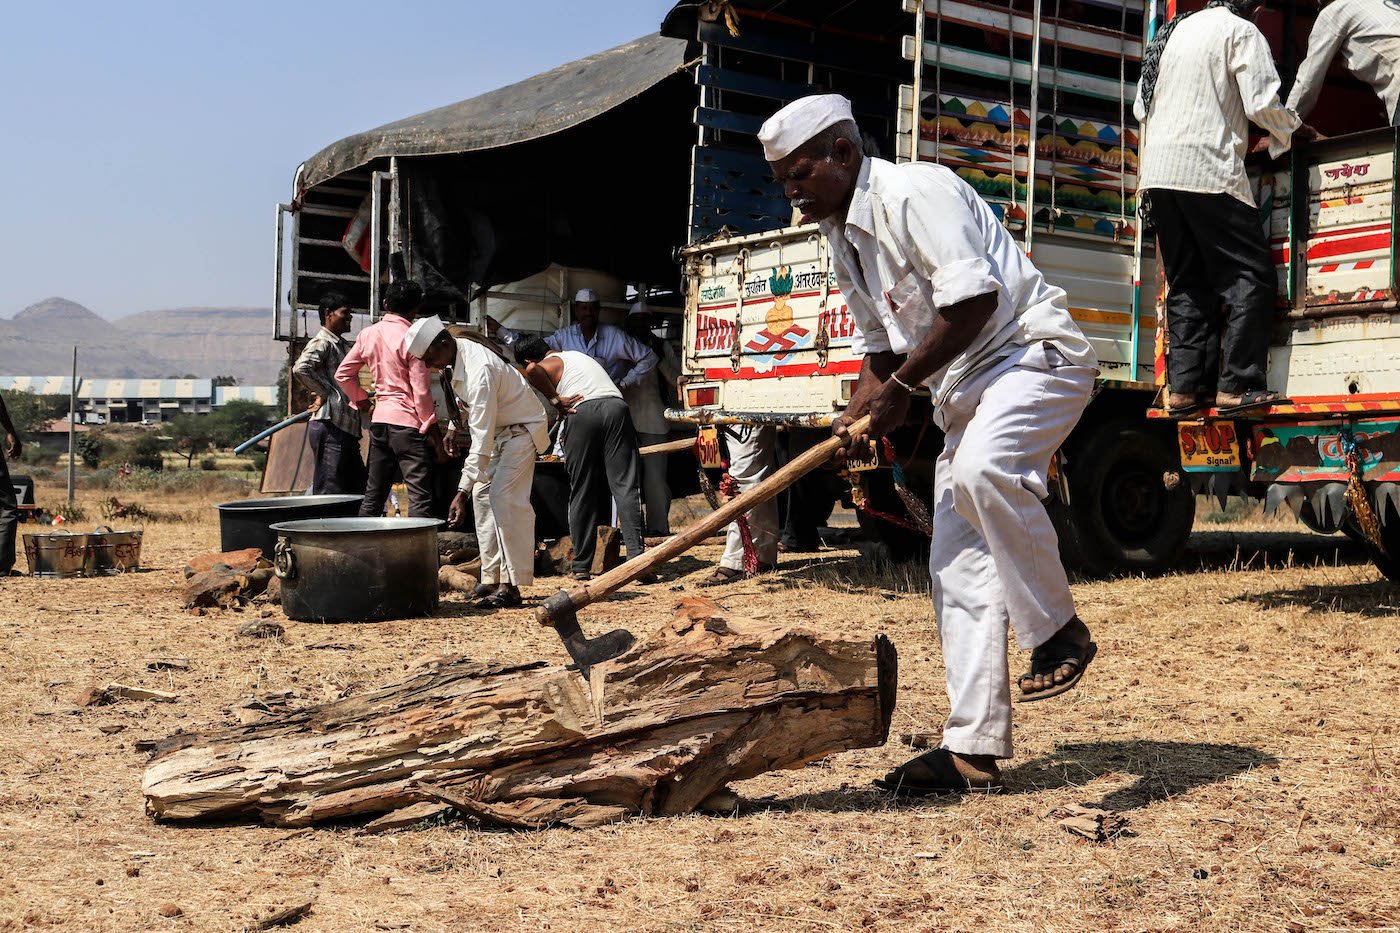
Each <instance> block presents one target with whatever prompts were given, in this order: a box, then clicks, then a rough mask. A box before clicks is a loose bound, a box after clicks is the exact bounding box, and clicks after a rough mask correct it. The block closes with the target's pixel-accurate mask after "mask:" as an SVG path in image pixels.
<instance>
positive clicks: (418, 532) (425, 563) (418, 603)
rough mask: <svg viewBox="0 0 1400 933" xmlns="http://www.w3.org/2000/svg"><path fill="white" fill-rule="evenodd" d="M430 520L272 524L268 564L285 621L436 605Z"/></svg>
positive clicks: (419, 611)
mask: <svg viewBox="0 0 1400 933" xmlns="http://www.w3.org/2000/svg"><path fill="white" fill-rule="evenodd" d="M441 524H442V522H440V521H439V520H437V519H436V518H319V519H311V520H309V521H295V522H278V523H277V524H275V525H273V526H272V531H273V533H274V534H275V535H277V545H276V547H275V550H274V556H273V566H274V567H276V570H277V576H278V577H280V578H281V579H282V611H283V612H285V613H286V614H287V618H289V619H301V620H303V621H308V622H349V621H361V620H371V619H404V618H410V617H413V616H428V615H432V614H433V613H435V612H437V607H438V549H437V529H438V526H439V525H441Z"/></svg>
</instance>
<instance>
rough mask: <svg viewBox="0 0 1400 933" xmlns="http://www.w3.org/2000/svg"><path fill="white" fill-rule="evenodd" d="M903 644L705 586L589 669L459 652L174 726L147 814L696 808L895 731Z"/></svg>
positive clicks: (564, 815)
mask: <svg viewBox="0 0 1400 933" xmlns="http://www.w3.org/2000/svg"><path fill="white" fill-rule="evenodd" d="M895 681H896V662H895V652H894V646H893V645H892V644H891V643H890V642H889V640H888V639H886V638H885V637H884V636H883V635H881V636H878V637H874V638H863V639H852V638H842V637H838V636H835V635H829V634H823V633H819V632H816V631H812V630H809V629H804V628H795V627H790V626H787V625H784V624H779V623H774V622H767V621H757V620H752V619H739V618H731V617H729V616H727V615H726V614H725V613H724V612H723V611H722V610H720V608H719V607H718V606H716V605H715V604H714V603H712V602H710V601H709V600H706V599H699V598H689V599H684V600H682V601H681V603H680V604H678V606H677V609H676V613H675V617H674V618H673V619H672V621H671V622H669V623H668V624H666V625H664V626H662V627H661V628H660V629H659V630H658V631H657V632H656V633H655V634H654V635H652V637H651V638H650V639H647V640H644V641H640V642H639V643H638V644H637V645H636V646H635V647H634V648H633V649H632V650H631V651H629V652H628V653H627V654H625V655H623V656H622V657H620V658H617V659H615V660H612V661H608V662H606V663H603V664H599V665H597V666H595V667H593V668H592V670H591V674H590V677H589V679H588V680H585V679H584V678H583V677H582V676H581V675H580V674H579V673H578V671H577V670H575V669H572V668H563V667H551V666H546V665H545V664H544V663H543V662H534V663H526V664H516V665H488V664H481V663H474V662H472V661H470V660H467V659H458V660H454V661H450V662H446V663H444V664H441V665H439V666H437V667H435V668H432V669H430V670H427V671H424V672H423V673H420V674H418V675H416V676H414V677H412V678H410V679H409V680H407V681H404V682H402V683H399V684H395V685H392V686H387V687H383V688H380V689H378V690H375V691H373V692H369V693H365V694H362V695H359V696H352V697H348V698H346V699H343V700H337V701H335V702H332V703H327V704H323V705H319V706H311V707H307V708H304V709H301V710H297V711H294V712H291V713H286V714H277V715H276V716H275V717H269V718H268V719H266V720H264V721H262V722H257V723H253V724H249V725H245V726H238V727H232V728H228V729H224V730H221V731H217V732H212V733H206V734H177V735H174V736H171V737H170V738H168V739H166V740H165V741H164V742H162V743H161V744H160V745H159V746H158V747H157V749H156V753H155V755H154V756H153V757H152V759H151V761H150V763H149V764H148V765H147V768H146V773H145V777H144V779H143V781H142V791H143V792H144V794H145V796H146V809H147V812H149V813H150V814H151V815H152V816H155V817H159V818H163V819H170V820H192V819H208V818H219V819H227V818H231V817H239V816H243V817H248V816H257V817H259V818H261V819H262V820H264V821H266V822H269V823H274V824H277V825H281V826H306V825H309V824H312V823H316V822H320V821H324V820H334V819H343V818H346V817H355V816H362V815H369V814H379V813H386V812H390V811H393V810H397V809H399V808H402V807H406V806H409V805H411V804H414V803H417V802H420V801H424V800H433V801H437V802H439V803H451V804H452V805H453V806H454V807H456V808H457V809H459V810H461V811H462V812H463V813H464V815H467V816H468V817H470V818H472V819H474V820H477V821H479V822H482V823H491V824H495V825H513V826H540V825H546V824H549V823H564V824H567V825H570V826H575V827H584V826H591V825H597V824H599V823H602V822H608V821H612V820H616V819H620V818H625V817H629V816H635V815H667V814H677V813H688V812H691V811H693V810H695V809H696V808H697V807H699V806H700V805H701V804H702V803H703V802H704V801H706V800H707V799H711V797H712V795H714V794H715V793H716V792H717V791H720V790H722V789H723V788H724V787H725V786H726V785H727V784H729V783H730V782H732V781H740V780H744V779H746V778H751V777H754V776H756V775H759V774H762V773H764V772H767V771H772V770H777V769H782V768H798V767H801V766H802V765H803V764H805V763H807V762H809V761H814V760H816V759H819V758H823V757H825V756H827V755H831V754H833V753H835V752H840V751H845V750H848V749H854V748H867V747H871V746H875V745H879V744H881V743H883V742H884V741H885V738H886V735H887V733H888V730H889V723H890V716H891V714H892V712H893V708H894V699H895Z"/></svg>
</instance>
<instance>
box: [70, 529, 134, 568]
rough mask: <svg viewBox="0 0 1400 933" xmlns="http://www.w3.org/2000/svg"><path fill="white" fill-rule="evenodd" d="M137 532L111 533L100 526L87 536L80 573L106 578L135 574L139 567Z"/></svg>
mask: <svg viewBox="0 0 1400 933" xmlns="http://www.w3.org/2000/svg"><path fill="white" fill-rule="evenodd" d="M141 535H142V532H140V531H134V530H133V531H113V530H112V529H110V528H108V527H107V526H106V525H99V526H97V528H96V529H95V530H94V531H93V532H92V533H91V534H89V535H86V538H87V546H86V547H85V548H84V550H83V573H84V574H86V575H87V576H89V577H109V576H114V575H115V574H119V573H127V572H128V571H131V570H137V569H139V568H140V566H141Z"/></svg>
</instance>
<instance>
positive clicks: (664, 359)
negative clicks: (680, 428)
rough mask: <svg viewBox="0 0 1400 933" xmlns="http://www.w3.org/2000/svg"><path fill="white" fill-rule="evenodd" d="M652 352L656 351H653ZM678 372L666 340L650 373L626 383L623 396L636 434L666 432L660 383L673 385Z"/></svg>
mask: <svg viewBox="0 0 1400 933" xmlns="http://www.w3.org/2000/svg"><path fill="white" fill-rule="evenodd" d="M652 352H655V351H652ZM680 374H681V364H680V360H678V359H677V358H676V351H675V350H673V349H671V345H670V344H669V343H663V344H662V345H661V362H660V363H658V364H657V366H656V369H655V370H654V371H653V373H652V375H651V376H648V377H646V378H645V379H643V380H642V381H641V382H638V383H635V384H634V385H630V386H627V387H626V388H625V389H623V390H622V397H623V398H624V399H625V400H626V401H627V407H628V408H629V409H631V411H632V423H633V424H634V425H636V426H637V433H638V434H666V433H668V432H670V430H671V426H670V425H669V424H668V423H667V422H666V405H665V404H664V403H663V402H662V399H661V389H662V387H663V386H665V387H668V388H674V387H675V385H676V380H677V378H679V376H680Z"/></svg>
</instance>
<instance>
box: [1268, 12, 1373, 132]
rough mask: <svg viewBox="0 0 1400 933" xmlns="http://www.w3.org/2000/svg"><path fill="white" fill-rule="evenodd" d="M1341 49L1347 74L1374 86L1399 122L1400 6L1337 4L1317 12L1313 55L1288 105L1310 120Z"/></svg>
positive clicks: (1310, 42)
mask: <svg viewBox="0 0 1400 933" xmlns="http://www.w3.org/2000/svg"><path fill="white" fill-rule="evenodd" d="M1338 50H1340V51H1341V53H1342V64H1343V65H1345V66H1346V68H1347V70H1348V71H1350V72H1351V73H1352V74H1354V75H1356V76H1357V77H1358V78H1360V79H1361V80H1363V81H1365V82H1366V83H1367V84H1369V85H1371V87H1373V88H1375V91H1376V95H1377V96H1378V97H1380V99H1381V101H1382V102H1383V103H1384V104H1385V115H1386V117H1387V119H1394V116H1395V114H1396V112H1397V108H1396V104H1397V103H1400V3H1395V2H1387V0H1335V2H1333V3H1332V4H1331V5H1330V6H1327V7H1325V8H1324V9H1323V11H1322V12H1321V13H1319V14H1317V21H1316V22H1314V23H1313V28H1312V35H1310V36H1308V57H1307V58H1305V59H1303V64H1301V65H1299V66H1298V77H1297V78H1296V79H1295V80H1294V82H1293V90H1292V91H1291V92H1290V93H1289V95H1288V106H1289V107H1290V108H1291V109H1293V110H1294V111H1296V112H1297V113H1298V115H1299V116H1307V115H1308V113H1309V112H1310V111H1311V110H1312V109H1313V106H1314V105H1315V104H1316V103H1317V95H1318V94H1320V93H1321V92H1322V82H1323V80H1324V79H1325V78H1326V77H1327V66H1328V65H1329V64H1331V62H1332V57H1333V56H1334V55H1336V54H1337V52H1338Z"/></svg>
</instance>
